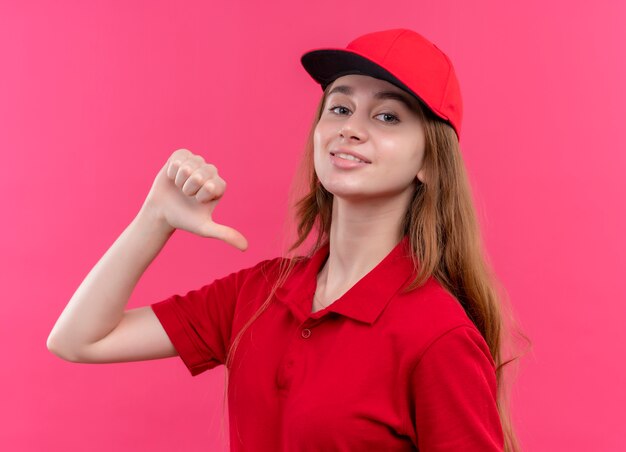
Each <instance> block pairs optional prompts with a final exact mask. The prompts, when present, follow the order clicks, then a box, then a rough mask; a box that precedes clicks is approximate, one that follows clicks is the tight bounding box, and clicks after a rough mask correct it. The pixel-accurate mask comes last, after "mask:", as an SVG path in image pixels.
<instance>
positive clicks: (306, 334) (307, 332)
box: [302, 328, 311, 339]
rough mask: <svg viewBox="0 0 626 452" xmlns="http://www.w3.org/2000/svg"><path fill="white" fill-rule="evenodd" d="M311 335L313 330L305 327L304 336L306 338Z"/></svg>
mask: <svg viewBox="0 0 626 452" xmlns="http://www.w3.org/2000/svg"><path fill="white" fill-rule="evenodd" d="M309 336H311V330H310V329H308V328H305V329H303V330H302V337H303V338H305V339H306V338H307V337H309Z"/></svg>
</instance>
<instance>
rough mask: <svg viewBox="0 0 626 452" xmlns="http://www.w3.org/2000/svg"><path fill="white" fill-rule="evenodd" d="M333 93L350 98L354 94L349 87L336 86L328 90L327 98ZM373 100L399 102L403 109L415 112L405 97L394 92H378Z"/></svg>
mask: <svg viewBox="0 0 626 452" xmlns="http://www.w3.org/2000/svg"><path fill="white" fill-rule="evenodd" d="M333 93H342V94H346V95H347V96H351V95H352V94H354V89H352V87H351V86H346V85H338V86H335V87H334V88H333V89H331V90H330V92H329V93H328V96H330V95H331V94H333ZM374 98H375V99H392V100H397V101H399V102H402V103H403V104H404V105H405V107H406V108H408V109H409V110H415V106H414V105H413V103H412V102H411V100H410V99H409V98H408V97H407V96H405V95H403V94H400V93H398V92H396V91H379V92H377V93H375V94H374Z"/></svg>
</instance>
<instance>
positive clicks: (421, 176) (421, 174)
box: [417, 168, 426, 183]
mask: <svg viewBox="0 0 626 452" xmlns="http://www.w3.org/2000/svg"><path fill="white" fill-rule="evenodd" d="M417 178H418V179H419V180H420V182H422V183H425V182H426V173H425V172H424V168H422V169H421V170H419V171H418V172H417Z"/></svg>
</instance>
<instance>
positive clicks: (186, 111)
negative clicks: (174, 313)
mask: <svg viewBox="0 0 626 452" xmlns="http://www.w3.org/2000/svg"><path fill="white" fill-rule="evenodd" d="M590 5H591V4H589V3H588V2H569V1H552V2H544V1H539V0H532V1H526V2H502V1H499V0H498V1H496V0H492V1H483V2H464V1H460V0H459V1H438V2H426V1H415V0H411V1H396V2H393V3H389V2H371V3H369V4H368V5H367V7H366V6H365V4H364V3H363V2H357V1H342V2H337V1H335V0H318V1H316V2H313V3H310V6H304V7H303V6H301V5H300V4H298V3H297V2H292V1H277V2H269V3H267V2H252V1H250V2H235V1H233V2H226V1H224V2H213V3H211V2H201V1H188V2H177V3H176V2H173V1H172V2H163V1H158V2H156V1H145V2H139V1H135V2H122V1H118V2H113V1H112V2H79V1H73V2H71V1H66V2H52V1H39V2H32V1H20V2H17V1H15V2H13V1H8V0H7V1H3V2H2V3H0V57H1V59H0V61H1V64H2V68H1V70H0V149H1V152H2V164H3V171H2V177H1V178H0V193H1V196H2V204H1V206H2V221H1V223H0V228H1V234H0V253H1V257H2V260H1V266H2V267H1V268H0V278H1V279H0V283H1V285H2V289H3V302H2V305H3V311H4V312H3V315H2V320H0V322H1V328H0V343H1V344H2V350H3V357H4V359H3V363H2V368H1V373H0V378H1V379H2V381H1V383H2V384H1V385H0V400H1V402H0V449H3V450H26V451H35V450H52V451H83V450H92V451H100V450H102V451H105V450H106V451H109V450H128V451H130V450H151V451H201V450H203V451H206V450H225V446H224V441H223V440H220V433H219V432H220V419H221V417H222V392H223V377H224V372H223V367H220V368H217V369H214V370H212V371H209V372H206V373H204V374H202V375H200V376H198V377H195V378H192V377H191V376H190V375H189V373H188V371H187V370H186V368H185V367H184V365H183V364H182V362H181V361H179V358H171V359H166V360H156V361H147V362H139V363H122V364H104V365H89V364H74V363H68V362H65V361H63V360H61V359H59V358H57V357H56V356H54V355H53V354H51V353H50V352H49V351H48V350H47V348H46V339H47V336H48V334H49V332H50V330H51V328H52V326H53V325H54V322H55V321H56V319H57V318H58V316H59V314H60V313H61V311H62V309H63V308H64V307H65V305H66V303H67V301H68V300H69V299H70V297H71V296H72V294H73V293H74V291H75V290H76V288H77V287H78V285H79V284H80V283H81V282H82V280H83V278H84V277H85V276H86V275H87V273H88V272H89V270H90V269H91V268H92V267H93V265H95V263H96V262H97V261H98V259H100V257H102V255H103V254H104V252H105V251H106V250H107V249H108V247H109V246H110V245H111V244H112V243H113V241H114V240H115V239H116V238H117V237H118V236H119V234H120V233H121V232H122V231H123V230H124V228H125V227H126V226H127V225H128V223H129V222H130V221H131V220H132V218H133V217H134V215H135V214H136V213H137V210H138V209H139V207H140V206H141V204H142V202H143V200H144V198H145V196H146V194H147V192H148V190H149V188H150V185H151V183H152V180H153V179H154V177H155V175H156V173H157V171H158V169H159V168H160V167H161V166H162V165H163V163H164V162H165V160H166V159H167V157H168V156H169V155H170V154H171V152H172V151H174V150H175V149H177V148H181V147H185V148H188V149H190V150H192V151H193V152H195V153H199V154H202V155H203V156H204V157H205V158H206V159H207V160H208V161H211V162H212V163H214V164H215V165H216V166H217V167H218V168H219V171H220V174H221V176H222V177H223V178H224V179H225V180H226V181H227V182H228V184H229V188H228V191H227V194H226V196H225V197H224V199H223V202H221V203H220V205H219V206H218V208H217V210H216V220H217V221H220V222H222V223H225V224H229V225H232V226H233V227H236V228H238V229H239V230H240V231H241V232H242V233H243V234H244V235H245V236H246V237H247V238H248V240H249V243H250V247H249V249H248V251H247V252H246V253H241V252H240V251H238V250H236V249H235V248H232V247H229V246H228V245H226V244H225V243H223V242H218V241H216V240H210V239H203V238H200V237H197V236H193V235H191V234H189V233H187V232H185V231H178V232H176V234H175V235H174V236H173V238H172V239H171V241H170V242H169V243H168V244H167V245H166V247H165V248H164V250H163V252H162V253H161V254H160V255H159V256H158V257H157V259H156V260H155V261H154V263H153V265H152V266H151V267H150V268H149V269H148V271H147V272H146V273H145V275H144V277H143V278H142V280H141V281H140V283H139V285H138V286H137V288H136V290H135V292H134V293H133V295H132V297H131V300H130V303H129V305H128V307H129V308H132V307H137V306H142V305H147V304H149V303H153V302H155V301H158V300H161V299H164V298H166V297H167V296H169V295H170V294H172V293H175V292H176V293H182V292H186V291H187V290H189V289H191V288H196V287H199V286H200V285H203V284H205V283H207V282H209V281H210V280H212V279H213V278H215V277H218V276H223V275H225V274H227V273H228V272H230V271H234V270H236V269H240V268H243V267H244V266H249V265H253V264H254V263H256V262H258V261H260V260H261V259H265V258H269V257H273V256H275V255H277V253H279V252H280V249H281V240H280V234H281V231H282V229H281V228H282V225H283V220H284V218H285V208H286V203H287V197H286V196H287V190H288V187H289V184H290V182H291V177H292V174H293V172H294V170H295V168H296V165H297V163H298V159H299V156H300V153H301V151H302V148H303V144H304V141H305V138H306V133H307V131H308V127H309V124H310V122H311V120H312V118H313V111H314V108H315V104H316V101H317V100H318V98H319V96H320V95H321V90H320V88H319V87H318V86H317V85H315V84H314V82H313V81H312V80H311V79H310V78H309V77H308V75H307V74H306V73H305V72H304V70H303V69H302V68H301V66H300V62H299V57H300V55H301V54H302V53H303V52H304V51H306V50H308V49H309V48H313V47H320V46H325V45H328V46H337V45H344V44H346V43H347V42H348V41H350V40H351V39H352V38H354V37H356V36H358V35H360V34H363V33H366V32H369V31H374V30H378V29H385V28H395V27H408V28H413V29H415V30H416V31H418V32H420V33H422V34H424V36H426V37H428V38H429V39H431V40H432V41H433V42H435V43H436V44H437V45H438V46H439V47H440V48H442V49H443V50H444V51H445V52H446V53H447V54H448V55H449V56H450V57H451V59H452V61H453V62H454V64H455V67H456V70H457V74H458V76H459V79H460V83H461V89H462V93H463V97H464V102H465V117H464V123H463V134H462V140H461V146H462V151H463V153H464V156H465V160H466V164H467V167H468V170H469V173H470V177H471V179H472V183H473V186H474V189H475V196H476V200H477V208H478V210H479V214H480V218H481V222H482V224H483V230H484V234H485V241H486V244H487V247H488V253H489V255H490V256H491V259H492V261H493V265H494V266H495V269H496V271H497V273H498V275H499V276H500V278H501V279H502V281H503V283H504V285H505V286H506V287H507V289H508V291H509V294H510V297H511V300H512V303H513V305H514V308H515V309H516V312H517V314H518V315H519V320H520V323H521V325H522V327H523V328H524V332H525V333H526V334H527V335H528V336H529V337H530V338H531V340H532V341H533V350H532V352H530V353H529V354H527V355H526V356H525V357H524V358H522V363H521V366H520V370H519V375H518V380H517V383H516V386H515V390H514V394H513V414H514V419H515V421H516V423H517V428H518V432H519V435H520V438H521V440H522V443H523V445H524V446H525V450H527V451H557V450H558V451H564V450H567V451H572V452H573V451H591V450H593V451H596V452H597V451H617V450H626V437H625V436H624V433H623V432H624V430H623V428H624V421H625V420H626V419H625V418H624V414H623V406H624V405H626V389H625V388H626V385H624V381H625V378H624V377H625V374H626V371H625V364H624V363H625V360H624V358H625V357H626V353H625V350H624V348H625V347H624V344H626V332H625V328H624V323H625V322H624V319H625V314H626V307H625V301H626V289H625V288H624V270H625V269H626V258H625V256H626V246H625V240H624V238H623V233H624V231H626V214H625V209H624V197H625V196H626V182H625V181H624V180H625V178H624V173H625V171H626V155H625V154H626V153H625V150H626V147H625V140H624V118H626V88H625V87H624V80H626V63H625V61H626V58H625V57H626V51H625V47H624V43H626V28H625V27H624V26H623V24H624V21H625V19H626V7H625V6H624V3H623V2H621V1H618V0H614V1H606V0H605V1H599V2H593V3H592V5H593V6H590ZM390 6H392V8H391V9H390ZM225 414H226V413H225ZM262 415H263V413H259V416H262Z"/></svg>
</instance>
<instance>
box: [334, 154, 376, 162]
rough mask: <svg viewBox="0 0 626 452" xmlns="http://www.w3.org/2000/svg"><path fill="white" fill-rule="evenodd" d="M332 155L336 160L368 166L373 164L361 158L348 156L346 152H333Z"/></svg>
mask: <svg viewBox="0 0 626 452" xmlns="http://www.w3.org/2000/svg"><path fill="white" fill-rule="evenodd" d="M330 155H332V156H333V157H335V158H339V159H343V160H347V161H349V162H356V163H367V164H369V163H371V162H366V161H365V160H361V159H360V158H358V157H355V156H353V155H351V154H346V153H344V152H331V153H330Z"/></svg>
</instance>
